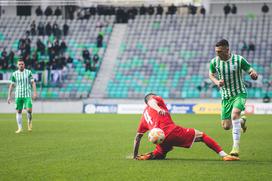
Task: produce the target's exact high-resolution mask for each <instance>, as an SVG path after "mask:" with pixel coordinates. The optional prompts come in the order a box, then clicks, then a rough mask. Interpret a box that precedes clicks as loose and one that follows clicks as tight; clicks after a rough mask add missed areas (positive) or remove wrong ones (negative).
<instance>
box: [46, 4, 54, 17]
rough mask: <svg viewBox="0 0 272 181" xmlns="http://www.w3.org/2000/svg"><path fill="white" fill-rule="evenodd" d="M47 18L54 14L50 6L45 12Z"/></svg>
mask: <svg viewBox="0 0 272 181" xmlns="http://www.w3.org/2000/svg"><path fill="white" fill-rule="evenodd" d="M44 14H45V16H51V15H52V14H53V10H52V8H51V7H50V6H48V7H47V8H46V9H45V11H44Z"/></svg>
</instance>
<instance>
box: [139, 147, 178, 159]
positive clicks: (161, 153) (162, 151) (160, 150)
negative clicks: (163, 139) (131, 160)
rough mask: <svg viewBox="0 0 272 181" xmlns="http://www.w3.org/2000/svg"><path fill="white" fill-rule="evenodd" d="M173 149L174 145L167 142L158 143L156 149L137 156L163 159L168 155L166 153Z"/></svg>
mask: <svg viewBox="0 0 272 181" xmlns="http://www.w3.org/2000/svg"><path fill="white" fill-rule="evenodd" d="M172 149H173V147H172V146H168V145H167V144H160V145H157V146H156V148H155V150H154V151H153V152H150V153H146V154H143V155H139V156H137V158H136V159H137V160H163V159H165V157H166V154H167V153H168V152H169V151H171V150H172Z"/></svg>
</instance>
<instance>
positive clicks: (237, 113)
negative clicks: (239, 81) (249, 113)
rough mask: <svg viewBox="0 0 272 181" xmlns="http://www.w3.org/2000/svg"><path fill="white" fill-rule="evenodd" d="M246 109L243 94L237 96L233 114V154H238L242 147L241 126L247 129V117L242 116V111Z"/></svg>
mask: <svg viewBox="0 0 272 181" xmlns="http://www.w3.org/2000/svg"><path fill="white" fill-rule="evenodd" d="M244 109H245V98H244V97H243V96H239V95H238V96H237V97H236V98H235V100H234V101H233V110H232V114H231V118H232V125H233V129H232V136H233V146H232V150H231V153H230V154H231V155H233V156H238V155H239V148H240V138H241V128H243V130H244V131H245V130H246V128H247V127H246V125H245V123H246V119H243V118H241V111H242V110H244Z"/></svg>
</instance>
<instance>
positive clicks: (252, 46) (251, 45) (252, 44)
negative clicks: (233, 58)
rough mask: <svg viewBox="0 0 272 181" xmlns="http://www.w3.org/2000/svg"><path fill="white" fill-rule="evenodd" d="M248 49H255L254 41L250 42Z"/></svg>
mask: <svg viewBox="0 0 272 181" xmlns="http://www.w3.org/2000/svg"><path fill="white" fill-rule="evenodd" d="M248 51H253V52H254V51H255V44H254V43H253V42H252V41H250V42H249V44H248Z"/></svg>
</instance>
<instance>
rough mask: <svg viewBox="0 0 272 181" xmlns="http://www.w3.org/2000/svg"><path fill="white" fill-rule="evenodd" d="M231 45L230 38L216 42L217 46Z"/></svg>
mask: <svg viewBox="0 0 272 181" xmlns="http://www.w3.org/2000/svg"><path fill="white" fill-rule="evenodd" d="M221 46H222V47H229V42H228V40H225V39H222V40H220V41H218V42H217V43H216V44H215V47H221Z"/></svg>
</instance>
